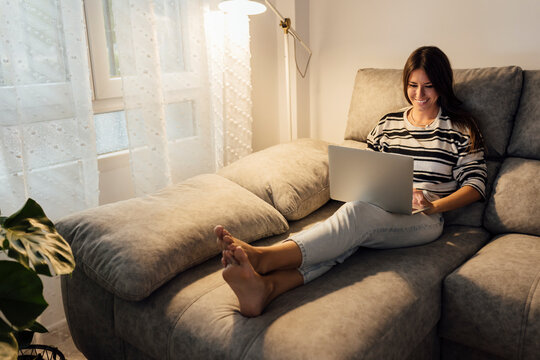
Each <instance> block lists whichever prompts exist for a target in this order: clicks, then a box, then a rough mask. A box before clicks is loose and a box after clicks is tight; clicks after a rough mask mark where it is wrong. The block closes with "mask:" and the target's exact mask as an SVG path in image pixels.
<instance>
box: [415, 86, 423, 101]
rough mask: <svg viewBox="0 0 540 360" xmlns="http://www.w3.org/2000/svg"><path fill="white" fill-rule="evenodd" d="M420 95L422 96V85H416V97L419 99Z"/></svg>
mask: <svg viewBox="0 0 540 360" xmlns="http://www.w3.org/2000/svg"><path fill="white" fill-rule="evenodd" d="M422 96H424V87H423V86H418V87H417V88H416V97H417V98H419V99H421V98H422Z"/></svg>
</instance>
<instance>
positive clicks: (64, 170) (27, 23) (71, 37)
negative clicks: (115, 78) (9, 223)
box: [0, 0, 98, 219]
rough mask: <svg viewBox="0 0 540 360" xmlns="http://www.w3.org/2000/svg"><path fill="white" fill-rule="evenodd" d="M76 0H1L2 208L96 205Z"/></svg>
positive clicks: (61, 210) (53, 212)
mask: <svg viewBox="0 0 540 360" xmlns="http://www.w3.org/2000/svg"><path fill="white" fill-rule="evenodd" d="M83 19H84V16H83V7H82V1H81V0H69V1H65V0H25V1H22V0H21V1H16V0H13V1H1V2H0V142H1V143H0V209H1V210H2V213H3V214H4V215H9V214H11V213H12V212H14V211H15V210H17V209H19V208H20V207H21V206H22V205H23V203H24V201H25V200H26V198H27V197H32V198H34V199H35V200H36V201H38V202H39V203H40V204H41V205H42V207H43V208H44V210H45V212H46V213H47V215H48V216H49V217H51V218H52V219H58V218H59V217H61V216H63V215H66V214H69V213H71V212H74V211H77V210H81V209H84V208H87V207H91V206H96V205H97V203H98V172H97V162H96V151H95V137H94V129H93V121H92V103H91V90H90V89H91V88H90V82H89V68H88V61H87V44H86V35H85V27H84V20H83Z"/></svg>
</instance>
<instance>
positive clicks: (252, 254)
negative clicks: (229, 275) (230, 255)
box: [214, 225, 264, 274]
mask: <svg viewBox="0 0 540 360" xmlns="http://www.w3.org/2000/svg"><path fill="white" fill-rule="evenodd" d="M214 233H215V234H216V237H217V239H216V241H217V242H218V244H219V245H220V246H221V249H222V250H230V251H232V252H234V250H235V249H236V248H237V247H238V246H240V247H241V248H242V249H243V250H244V252H245V253H246V255H247V257H248V259H249V262H250V263H251V265H252V266H253V268H254V269H255V271H256V272H258V273H259V274H264V272H261V270H262V269H261V268H260V266H259V265H260V258H261V253H260V251H259V249H257V248H256V247H253V246H251V245H249V244H248V243H246V242H244V241H242V240H240V239H238V238H235V237H234V236H232V235H231V233H230V232H228V231H227V229H225V228H224V227H223V226H222V225H217V226H216V227H215V228H214ZM226 260H227V259H226V258H225V257H224V256H223V257H222V258H221V263H222V264H223V266H227V261H226Z"/></svg>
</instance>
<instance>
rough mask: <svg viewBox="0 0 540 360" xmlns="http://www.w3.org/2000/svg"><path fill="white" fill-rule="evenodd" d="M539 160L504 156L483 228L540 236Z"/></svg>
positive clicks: (495, 231) (498, 231)
mask: <svg viewBox="0 0 540 360" xmlns="http://www.w3.org/2000/svg"><path fill="white" fill-rule="evenodd" d="M538 194H540V160H529V159H521V158H507V159H506V160H505V161H504V163H503V164H502V166H501V170H500V171H499V174H498V176H497V179H496V180H495V183H494V184H493V194H492V197H491V198H490V199H489V202H488V205H487V207H486V214H485V218H484V225H485V227H486V228H487V229H488V230H489V231H491V232H493V233H496V234H499V233H506V232H519V233H525V234H533V235H540V221H539V218H540V202H539V201H538Z"/></svg>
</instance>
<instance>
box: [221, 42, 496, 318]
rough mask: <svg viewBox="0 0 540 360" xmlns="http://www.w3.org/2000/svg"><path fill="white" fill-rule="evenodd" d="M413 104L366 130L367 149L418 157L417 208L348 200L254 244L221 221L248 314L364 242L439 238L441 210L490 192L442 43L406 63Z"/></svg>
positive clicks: (229, 271) (231, 272) (230, 270)
mask: <svg viewBox="0 0 540 360" xmlns="http://www.w3.org/2000/svg"><path fill="white" fill-rule="evenodd" d="M403 91H404V95H405V98H406V99H407V101H408V102H409V104H411V106H410V107H408V108H406V109H402V110H400V111H397V112H394V113H390V114H387V115H386V116H384V117H383V118H382V119H381V120H380V121H379V123H378V124H377V126H376V127H375V128H374V129H373V130H372V131H371V133H370V134H369V136H368V139H367V144H368V149H370V150H373V151H381V152H391V153H398V154H404V155H410V156H413V157H414V160H415V161H414V190H413V199H412V204H413V208H428V209H427V210H425V211H423V213H418V214H416V215H400V214H393V213H388V212H386V211H384V210H382V209H381V208H378V207H376V206H374V205H371V204H368V203H364V202H360V201H357V202H350V203H346V204H344V205H343V206H342V207H341V208H340V209H338V210H337V211H336V212H335V213H334V215H332V216H331V217H330V218H328V219H327V220H325V221H324V222H322V223H319V224H317V225H315V226H313V227H311V228H310V229H307V230H306V231H303V232H301V233H299V234H297V235H295V236H293V237H291V238H290V239H288V240H286V241H284V242H282V243H279V244H275V245H272V246H267V247H254V246H251V245H249V244H246V243H244V242H243V241H241V240H239V239H236V238H234V237H233V236H232V235H231V234H230V233H229V232H228V231H227V230H225V229H224V228H223V227H222V226H220V225H218V226H216V228H215V229H214V231H215V233H216V236H217V240H218V242H219V243H220V244H221V246H222V248H223V257H222V263H223V265H224V266H225V269H224V270H223V277H224V279H225V281H226V282H227V283H228V284H229V285H230V286H231V288H232V289H233V291H234V292H235V294H236V296H237V297H238V300H239V303H240V312H241V313H242V314H243V315H245V316H258V315H259V314H261V312H262V311H263V310H264V308H265V307H266V306H267V305H268V303H270V302H271V301H272V300H273V299H274V298H276V297H277V296H278V295H280V294H282V293H284V292H286V291H288V290H290V289H293V288H295V287H297V286H299V285H302V284H305V283H307V282H309V281H311V280H313V279H315V278H317V277H319V276H321V275H322V274H324V273H325V272H326V271H328V270H329V269H330V268H332V266H334V265H335V264H336V263H340V262H343V261H344V260H345V259H346V258H347V257H349V256H350V255H351V254H353V253H354V252H355V251H356V250H357V249H358V248H359V247H360V246H363V247H370V248H377V249H390V248H398V247H407V246H416V245H422V244H426V243H429V242H431V241H433V240H435V239H437V238H438V237H439V236H440V235H441V233H442V230H443V217H442V213H443V212H445V211H449V210H453V209H457V208H460V207H463V206H466V205H468V204H471V203H473V202H475V201H478V200H481V199H483V198H484V197H485V193H484V192H485V182H486V176H487V173H486V165H485V160H484V152H483V144H482V137H481V135H480V133H479V130H478V127H477V126H476V124H475V122H474V120H473V118H472V117H471V115H470V114H469V113H468V112H467V111H465V110H464V109H462V108H461V107H460V105H461V101H459V100H458V99H457V97H456V96H455V94H454V91H453V75H452V68H451V66H450V62H449V61H448V58H447V57H446V55H445V54H444V53H443V52H442V51H441V50H440V49H438V48H436V47H432V46H428V47H421V48H419V49H417V50H415V51H414V52H413V53H412V54H411V55H410V56H409V58H408V60H407V62H406V64H405V67H404V70H403Z"/></svg>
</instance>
